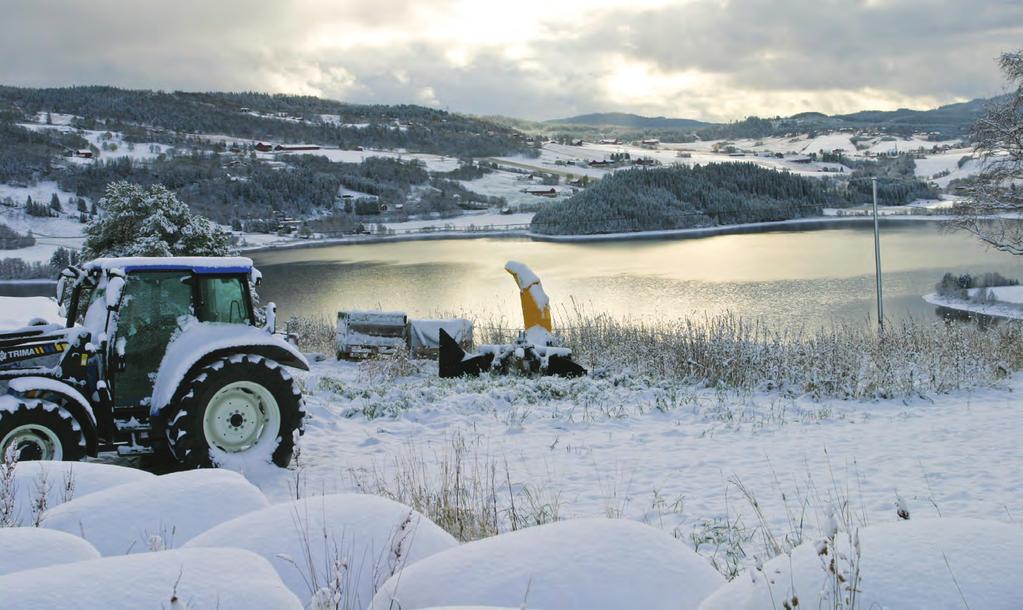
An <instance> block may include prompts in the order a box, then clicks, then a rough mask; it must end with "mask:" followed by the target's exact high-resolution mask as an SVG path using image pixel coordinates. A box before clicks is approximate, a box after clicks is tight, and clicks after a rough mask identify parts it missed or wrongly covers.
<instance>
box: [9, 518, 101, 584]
mask: <svg viewBox="0 0 1023 610" xmlns="http://www.w3.org/2000/svg"><path fill="white" fill-rule="evenodd" d="M89 559H99V551H97V550H96V549H95V548H94V547H93V546H92V545H91V544H89V543H88V542H86V541H84V540H82V539H81V538H79V537H78V536H73V535H71V534H65V533H64V532H55V531H52V530H48V529H43V528H39V527H0V576H3V575H4V574H10V573H11V572H18V571H21V570H31V569H33V568H44V567H46V566H52V565H57V564H60V563H71V562H75V561H87V560H89Z"/></svg>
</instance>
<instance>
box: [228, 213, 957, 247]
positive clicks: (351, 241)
mask: <svg viewBox="0 0 1023 610" xmlns="http://www.w3.org/2000/svg"><path fill="white" fill-rule="evenodd" d="M949 218H951V217H950V216H946V215H931V216H913V215H899V216H885V215H882V216H879V217H878V221H879V223H880V224H911V223H920V222H942V221H945V220H948V219H949ZM873 224H874V218H873V216H814V217H812V218H794V219H791V220H776V221H768V222H753V223H745V224H737V225H720V226H715V227H694V228H689V229H662V230H653V231H630V232H626V233H596V234H590V235H546V234H542V233H533V232H532V231H529V230H526V229H522V230H519V229H513V230H502V231H429V232H423V233H410V234H403V235H370V236H365V237H359V236H352V237H337V238H328V239H319V240H302V241H295V242H285V243H281V244H266V245H258V246H250V247H243V248H241V249H240V252H243V253H250V252H272V251H274V250H293V249H304V248H326V247H331V246H353V245H362V244H379V243H386V242H403V241H430V240H445V239H483V238H526V239H529V240H531V241H541V242H555V243H569V242H599V241H631V240H645V239H700V238H703V237H715V236H718V235H740V234H746V233H770V232H772V231H816V230H822V229H831V228H842V227H844V226H850V225H851V226H856V225H868V226H872V225H873Z"/></svg>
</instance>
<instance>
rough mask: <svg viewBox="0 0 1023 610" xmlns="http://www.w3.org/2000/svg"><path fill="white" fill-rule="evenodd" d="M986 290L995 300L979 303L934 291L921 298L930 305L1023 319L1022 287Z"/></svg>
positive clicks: (1011, 318) (973, 290)
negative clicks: (990, 292)
mask: <svg viewBox="0 0 1023 610" xmlns="http://www.w3.org/2000/svg"><path fill="white" fill-rule="evenodd" d="M976 290H978V289H976V288H974V289H971V292H975V291H976ZM988 290H991V291H992V293H993V294H994V298H995V299H997V300H995V301H993V302H989V303H980V302H977V301H972V300H968V299H957V298H952V297H946V296H942V295H939V294H936V293H931V294H926V295H924V297H923V299H924V301H926V302H928V303H930V304H931V305H937V306H938V307H945V308H947V309H954V310H956V311H962V312H966V313H971V314H980V315H983V316H991V317H995V318H1005V319H1008V320H1023V287H1021V286H1000V287H997V288H989V289H988ZM971 296H972V295H971Z"/></svg>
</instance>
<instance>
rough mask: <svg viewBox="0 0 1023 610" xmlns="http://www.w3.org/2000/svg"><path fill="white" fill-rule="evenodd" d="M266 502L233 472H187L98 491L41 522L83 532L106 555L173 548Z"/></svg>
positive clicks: (48, 513) (50, 512)
mask: <svg viewBox="0 0 1023 610" xmlns="http://www.w3.org/2000/svg"><path fill="white" fill-rule="evenodd" d="M266 506H267V500H266V498H265V497H264V496H263V494H261V493H260V492H259V490H258V489H257V488H256V487H254V486H253V485H252V484H250V483H249V482H248V481H246V480H245V478H244V477H242V476H241V475H239V474H237V473H234V472H231V471H228V470H187V471H184V472H178V473H174V474H166V475H163V476H159V477H151V478H146V479H144V480H141V481H137V482H133V483H125V484H123V485H118V486H116V487H111V488H109V489H106V490H103V491H98V492H95V493H92V494H89V495H87V496H83V497H80V498H76V499H74V500H71V501H70V502H66V503H64V504H61V505H60V506H57V507H56V508H53V509H50V510H47V511H46V512H45V513H43V521H42V526H43V527H46V528H49V529H55V530H60V531H64V532H68V533H71V534H75V535H79V536H81V537H83V538H85V539H86V540H88V541H90V542H91V543H92V544H93V545H94V546H95V547H96V548H97V549H98V550H99V552H100V553H102V554H103V555H105V556H107V555H122V554H131V553H142V552H145V551H147V550H154V549H159V548H174V547H177V546H180V545H181V544H182V543H184V542H185V541H187V540H188V539H190V538H192V537H194V536H196V535H198V534H200V533H202V532H204V531H206V530H208V529H209V528H211V527H213V526H214V525H217V524H218V523H223V522H224V521H228V520H230V519H233V518H235V517H237V516H239V515H242V514H245V513H247V512H251V511H254V510H258V509H260V508H264V507H266Z"/></svg>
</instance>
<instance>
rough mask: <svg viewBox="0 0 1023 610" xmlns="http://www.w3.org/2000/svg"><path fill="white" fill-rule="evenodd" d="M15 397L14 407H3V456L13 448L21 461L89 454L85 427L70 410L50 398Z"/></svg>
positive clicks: (77, 457)
mask: <svg viewBox="0 0 1023 610" xmlns="http://www.w3.org/2000/svg"><path fill="white" fill-rule="evenodd" d="M11 399H13V400H15V401H16V403H15V405H14V408H13V409H3V410H0V459H3V456H6V455H7V451H8V450H9V449H10V448H13V449H14V451H15V452H16V453H17V458H18V460H19V461H20V460H66V461H76V460H80V459H82V458H83V457H85V435H84V434H82V427H81V426H80V425H79V424H78V422H76V421H75V419H74V417H72V416H71V414H70V413H68V412H67V410H65V409H62V408H61V407H60V405H57V404H55V403H52V402H50V401H47V400H39V399H24V398H16V397H13V396H12V397H11Z"/></svg>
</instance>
